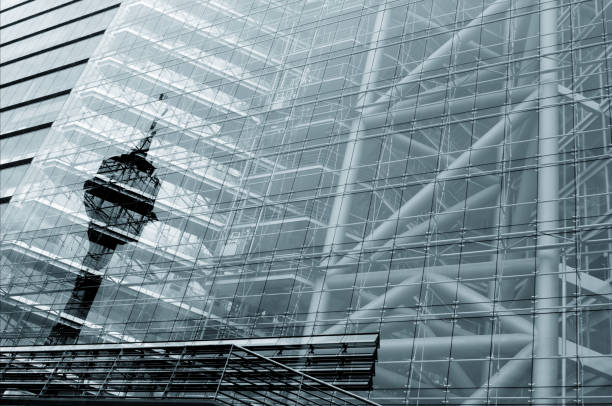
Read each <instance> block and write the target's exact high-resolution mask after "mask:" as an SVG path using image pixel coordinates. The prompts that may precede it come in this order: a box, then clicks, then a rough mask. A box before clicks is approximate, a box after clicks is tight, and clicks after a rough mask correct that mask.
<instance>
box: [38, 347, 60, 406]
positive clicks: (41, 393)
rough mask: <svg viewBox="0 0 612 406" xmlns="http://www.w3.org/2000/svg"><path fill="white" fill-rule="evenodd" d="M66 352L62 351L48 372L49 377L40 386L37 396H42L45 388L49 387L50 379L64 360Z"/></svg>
mask: <svg viewBox="0 0 612 406" xmlns="http://www.w3.org/2000/svg"><path fill="white" fill-rule="evenodd" d="M66 352H67V351H63V352H62V356H61V357H60V359H59V361H57V363H56V364H55V367H54V368H53V371H52V372H51V373H50V374H49V379H47V382H45V385H44V386H43V387H42V389H41V390H40V392H39V393H38V395H39V396H42V395H43V394H44V393H45V391H46V390H47V388H48V387H49V383H50V382H51V379H53V376H54V375H55V373H56V372H57V369H58V368H59V366H60V364H61V363H62V362H63V361H64V358H65V357H66Z"/></svg>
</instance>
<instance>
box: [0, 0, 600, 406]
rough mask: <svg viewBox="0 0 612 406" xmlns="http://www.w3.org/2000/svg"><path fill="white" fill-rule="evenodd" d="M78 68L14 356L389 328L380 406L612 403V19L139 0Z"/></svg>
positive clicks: (30, 226)
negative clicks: (26, 349) (36, 348)
mask: <svg viewBox="0 0 612 406" xmlns="http://www.w3.org/2000/svg"><path fill="white" fill-rule="evenodd" d="M74 7H78V6H74ZM100 7H103V6H100ZM105 15H106V14H105V13H101V14H98V15H97V17H96V18H98V17H99V18H100V19H102V18H103V17H104V16H105ZM62 16H63V14H62ZM62 18H63V17H62ZM96 21H97V20H96ZM101 21H102V20H101ZM97 23H99V22H96V23H95V24H97ZM73 24H80V22H75V23H73ZM95 24H94V23H92V24H85V26H86V28H79V30H80V29H82V30H84V31H83V34H84V35H86V34H88V33H89V31H87V32H86V31H85V30H89V29H91V30H97V29H99V28H96V27H97V26H95ZM70 26H71V25H65V26H63V27H64V28H62V30H64V29H65V30H66V31H68V30H70V29H73V28H68V27H70ZM74 29H76V28H74ZM46 35H47V34H41V36H43V37H44V36H46ZM58 35H60V33H59V31H58ZM61 35H63V34H61ZM58 38H59V37H58ZM45 41H46V42H45V44H52V43H54V41H56V38H50V39H48V40H45ZM45 46H47V45H45ZM15 49H16V50H15V51H14V52H18V50H19V49H21V48H15ZM49 63H51V62H49ZM75 69H76V68H75ZM76 71H77V70H75V72H76ZM72 73H73V71H68V70H67V71H65V72H64V73H63V74H64V75H72ZM79 74H80V78H79V80H78V83H77V85H76V86H75V87H74V88H73V90H72V92H71V94H70V95H69V96H62V97H67V98H68V99H67V101H66V102H65V103H64V104H63V106H62V107H61V111H60V113H59V118H58V119H57V120H55V122H54V124H53V126H52V127H51V128H50V130H47V131H48V132H45V133H44V138H45V142H44V145H43V147H42V148H41V150H40V152H39V154H38V156H37V157H36V158H35V159H34V161H33V164H32V165H31V166H30V167H29V169H28V171H27V173H26V175H25V178H24V179H23V180H22V181H21V182H20V183H19V182H18V184H15V185H13V184H12V183H11V185H9V186H10V187H14V188H16V189H15V191H14V192H11V193H12V196H13V197H12V199H11V202H10V204H9V205H8V207H7V208H5V209H3V214H2V216H3V217H2V232H1V236H2V248H1V260H2V263H1V266H2V268H1V274H2V280H1V288H2V291H1V295H2V319H1V321H0V323H1V324H0V325H1V327H2V328H1V331H2V333H1V334H2V335H1V336H0V338H1V339H2V345H3V346H16V345H43V344H45V343H47V344H48V343H58V341H56V340H55V339H51V340H50V337H61V336H62V334H64V336H70V337H71V339H70V340H64V341H61V340H60V341H61V342H63V343H70V342H74V343H77V344H89V345H92V344H101V343H116V342H132V343H138V342H176V341H194V340H220V339H233V338H262V337H294V336H295V337H301V336H325V335H344V334H354V333H376V334H379V337H380V348H379V352H378V360H377V362H376V365H375V375H374V377H373V387H372V389H371V390H368V391H360V392H359V395H360V396H363V397H367V398H368V399H369V400H370V401H372V402H376V403H378V404H381V405H382V404H385V405H407V404H411V405H412V404H420V405H430V404H485V403H486V404H519V405H523V404H528V403H531V404H568V405H569V404H576V403H581V404H608V403H611V402H612V340H611V339H610V337H612V316H611V310H612V306H611V301H612V284H611V281H612V223H611V221H612V189H611V185H612V180H611V178H612V161H611V159H610V156H611V146H612V139H611V138H612V135H611V134H612V115H611V112H610V94H611V93H612V3H611V2H610V1H608V0H581V1H578V0H540V1H538V2H534V1H527V0H512V1H510V0H478V1H471V0H452V1H435V0H418V1H416V0H403V1H399V0H398V1H391V0H389V1H386V2H381V1H367V0H364V1H325V0H314V1H306V0H304V1H302V0H300V1H291V2H278V1H273V0H262V1H249V2H246V1H230V0H208V1H185V0H164V1H161V0H130V1H125V2H122V4H121V7H120V8H119V10H118V11H117V13H116V15H115V16H114V18H113V20H112V22H111V23H110V26H109V28H108V29H107V30H106V33H105V35H104V37H103V39H102V42H101V44H100V45H99V46H98V47H97V49H96V51H95V52H94V53H93V55H92V57H91V58H90V59H89V62H88V63H87V65H86V67H85V68H84V70H83V72H82V73H81V72H79ZM8 89H10V88H7V92H8V91H9V90H8ZM3 90H4V89H3ZM17 93H19V94H21V91H20V92H17ZM36 94H38V93H36ZM50 102H51V100H49V101H46V102H43V103H50ZM3 104H4V102H3ZM27 108H29V106H25V107H20V108H19V109H27ZM19 109H15V111H17V110H19ZM19 111H21V110H19ZM20 117H21V116H19V115H18V114H15V116H10V117H9V116H7V120H6V121H5V122H4V123H3V126H5V125H6V126H7V128H12V126H13V122H15V121H16V120H21V119H22V118H20ZM13 148H15V149H19V148H20V147H17V146H13ZM23 148H29V147H27V146H24V147H23ZM139 154H140V155H139ZM129 157H131V158H129ZM145 162H146V163H145ZM135 168H139V169H135ZM143 168H146V169H143ZM88 182H89V183H88ZM92 182H93V183H92ZM92 191H93V192H92ZM92 229H93V230H95V231H94V232H92V231H91V230H92ZM92 281H93V282H92ZM66 320H68V321H69V322H68V321H66ZM68 325H69V326H68ZM67 326H68V327H69V328H70V329H72V330H70V331H71V332H70V333H66V331H67V330H66V329H67V328H68V327H67ZM75 330H76V332H75Z"/></svg>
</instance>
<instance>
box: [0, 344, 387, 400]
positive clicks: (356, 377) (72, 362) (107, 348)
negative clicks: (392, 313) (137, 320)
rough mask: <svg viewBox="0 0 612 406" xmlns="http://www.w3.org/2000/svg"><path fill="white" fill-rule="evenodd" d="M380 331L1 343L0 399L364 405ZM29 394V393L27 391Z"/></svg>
mask: <svg viewBox="0 0 612 406" xmlns="http://www.w3.org/2000/svg"><path fill="white" fill-rule="evenodd" d="M377 348H378V335H375V334H361V335H352V336H351V335H349V336H320V337H313V338H302V337H295V338H281V339H260V340H257V339H254V340H234V341H215V342H204V341H201V342H188V343H148V344H142V343H139V344H109V345H93V346H51V347H44V348H43V347H40V346H38V347H2V348H0V352H1V353H2V361H1V362H2V364H1V369H2V383H0V388H1V389H3V390H4V391H5V392H4V396H3V397H2V401H3V402H10V401H11V400H15V401H26V400H32V399H37V400H39V401H41V402H42V401H46V400H47V399H48V398H50V397H51V398H63V399H66V402H67V404H69V403H70V402H71V401H74V400H77V399H85V398H87V399H92V400H100V401H101V400H113V401H117V404H121V403H120V402H121V401H125V402H126V403H128V404H129V402H132V401H140V400H145V399H149V400H160V399H162V400H163V399H165V400H175V401H177V402H180V401H181V400H182V399H188V400H189V399H191V400H196V399H199V400H202V401H204V400H210V401H214V403H211V404H228V405H243V404H244V405H253V404H275V405H317V404H326V405H327V404H344V405H363V404H372V405H375V404H376V403H374V402H371V401H368V400H367V399H364V398H362V397H360V396H358V395H355V394H353V393H351V391H367V390H370V389H371V387H372V377H373V375H374V363H375V360H376V354H377ZM25 394H28V395H25Z"/></svg>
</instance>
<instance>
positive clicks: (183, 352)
mask: <svg viewBox="0 0 612 406" xmlns="http://www.w3.org/2000/svg"><path fill="white" fill-rule="evenodd" d="M186 352H187V346H185V347H183V351H182V352H181V355H179V357H178V359H177V360H176V363H175V364H174V369H172V374H171V375H170V378H168V383H167V384H166V388H165V389H164V392H163V393H162V395H161V397H162V398H164V397H166V394H167V393H168V389H170V385H172V381H173V379H174V376H175V375H176V369H177V368H178V366H179V365H180V363H181V361H182V360H183V356H184V355H185V353H186Z"/></svg>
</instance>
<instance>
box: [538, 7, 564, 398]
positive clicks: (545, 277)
mask: <svg viewBox="0 0 612 406" xmlns="http://www.w3.org/2000/svg"><path fill="white" fill-rule="evenodd" d="M557 7H558V4H557V2H556V1H554V0H553V1H545V0H542V1H541V3H540V85H539V97H540V99H539V102H540V111H539V126H538V130H539V131H538V205H537V227H538V228H537V232H538V238H537V245H538V247H539V246H548V247H551V246H553V245H554V244H556V243H557V238H556V237H555V236H554V235H553V234H552V233H554V231H553V230H555V229H556V228H557V225H558V221H559V168H558V153H559V107H558V106H557V103H558V87H557V80H558V77H557V76H558V74H557V71H558V69H559V66H558V62H557V54H556V52H557V43H558V40H557V36H558V33H557ZM536 257H537V263H536V265H537V269H536V278H535V298H536V303H535V313H536V314H535V331H534V365H533V385H534V392H533V398H534V399H533V400H534V402H536V403H537V404H555V403H556V402H557V400H558V399H557V398H556V396H557V395H558V390H557V386H558V384H559V380H558V378H557V376H558V370H559V361H558V358H557V357H558V356H559V348H558V347H559V345H558V338H559V320H558V315H557V313H556V312H557V310H558V305H559V299H558V298H559V294H560V289H559V276H558V272H559V261H560V253H559V249H558V248H546V249H537V252H536Z"/></svg>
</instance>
